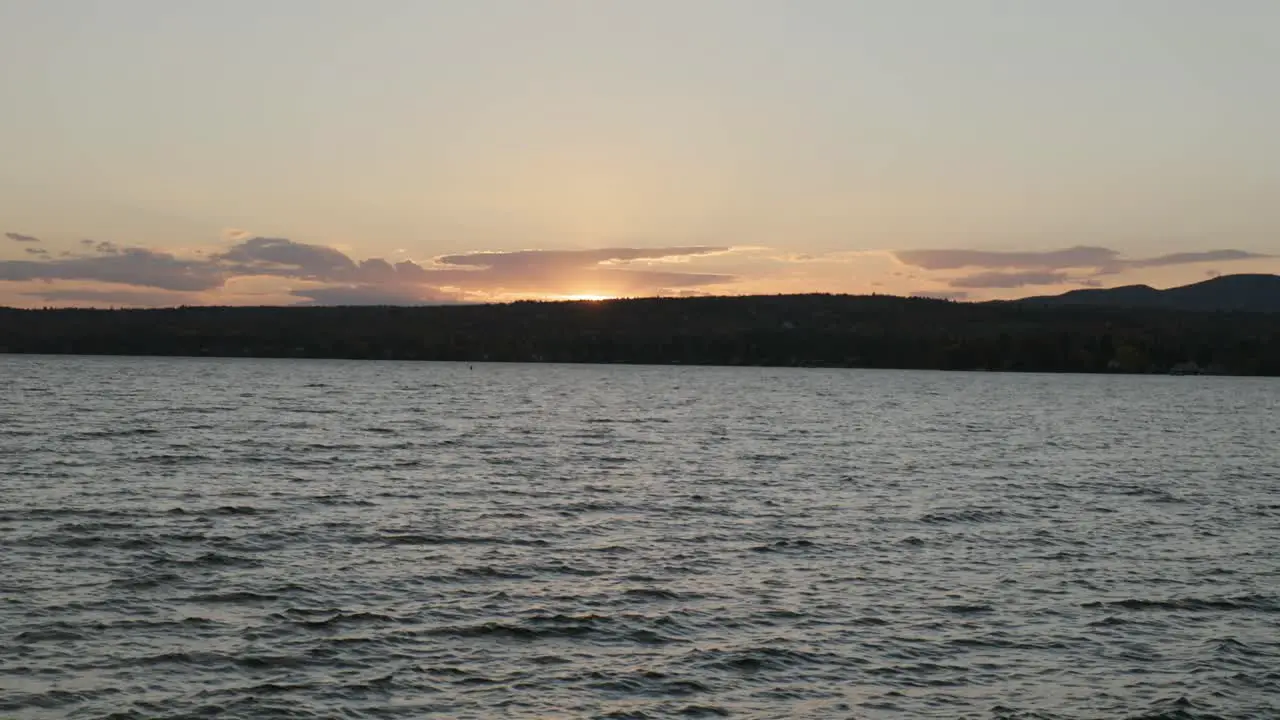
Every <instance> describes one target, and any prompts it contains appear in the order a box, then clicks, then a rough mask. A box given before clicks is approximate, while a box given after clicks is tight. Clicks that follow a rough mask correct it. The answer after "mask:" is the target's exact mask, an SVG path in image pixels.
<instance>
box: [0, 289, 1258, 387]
mask: <svg viewBox="0 0 1280 720" xmlns="http://www.w3.org/2000/svg"><path fill="white" fill-rule="evenodd" d="M0 350H2V351H7V352H10V353H75V354H105V355H194V356H200V355H215V356H252V357H306V358H369V359H396V360H463V361H477V362H478V361H499V362H585V363H654V364H670V363H680V364H689V365H772V366H818V367H865V368H921V369H944V370H1010V371H1049V372H1137V373H1147V372H1154V373H1163V372H1170V371H1187V372H1198V371H1207V372H1215V373H1227V374H1242V375H1280V314H1267V313H1208V312H1200V313H1198V312H1186V311H1174V310H1160V309H1150V308H1148V309H1123V308H1101V307H1043V306H1036V305H1029V304H1026V303H955V302H947V301H941V300H929V299H917V298H900V297H891V296H848V295H781V296H755V297H699V298H680V299H675V298H664V299H658V298H653V299H638V300H613V301H605V302H557V303H549V302H517V303H513V304H508V305H455V306H438V307H252V308H225V307H188V308H177V309H166V310H55V309H50V310H15V309H0Z"/></svg>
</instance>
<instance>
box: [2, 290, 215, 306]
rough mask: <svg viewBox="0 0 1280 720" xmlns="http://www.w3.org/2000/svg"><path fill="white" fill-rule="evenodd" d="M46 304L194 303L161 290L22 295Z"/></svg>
mask: <svg viewBox="0 0 1280 720" xmlns="http://www.w3.org/2000/svg"><path fill="white" fill-rule="evenodd" d="M22 295H24V296H26V297H34V298H39V299H41V300H45V301H48V302H55V303H70V304H83V305H86V306H98V307H100V306H102V305H110V306H115V307H177V306H179V305H184V304H190V303H193V302H195V299H194V298H193V297H192V296H191V295H187V294H183V293H174V292H167V291H163V290H128V289H111V290H101V289H92V288H49V289H36V290H31V291H28V292H24V293H22Z"/></svg>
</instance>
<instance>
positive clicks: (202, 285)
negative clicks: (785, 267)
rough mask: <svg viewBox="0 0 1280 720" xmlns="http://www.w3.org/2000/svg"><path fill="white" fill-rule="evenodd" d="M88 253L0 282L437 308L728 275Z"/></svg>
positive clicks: (259, 240) (311, 257) (100, 249)
mask: <svg viewBox="0 0 1280 720" xmlns="http://www.w3.org/2000/svg"><path fill="white" fill-rule="evenodd" d="M80 244H81V245H82V246H83V247H84V248H85V249H86V250H88V251H89V252H90V253H92V254H88V255H85V254H72V255H70V256H67V257H63V258H59V259H57V260H44V261H40V262H37V261H34V260H29V261H5V262H0V280H9V281H29V280H46V281H52V280H89V281H98V282H109V283H117V284H121V285H129V286H134V287H145V288H155V289H161V290H172V291H205V290H214V289H217V288H220V287H222V286H223V285H224V284H225V283H226V281H227V280H229V279H231V278H236V277H252V276H268V277H279V278H288V279H292V280H302V281H307V282H314V283H324V284H325V287H315V288H307V289H300V290H295V296H296V297H300V298H305V299H306V300H307V301H309V302H312V303H370V302H372V303H378V304H388V303H392V302H394V303H397V304H402V303H419V302H443V301H446V300H449V299H456V298H457V297H460V296H461V295H462V294H464V293H480V294H489V295H501V294H504V293H508V294H509V293H531V294H574V293H593V294H602V295H640V294H653V293H655V292H658V291H659V290H667V291H670V292H678V291H680V290H682V289H689V288H697V287H702V286H706V285H715V284H722V283H727V282H732V281H733V280H734V279H735V277H734V276H732V275H725V274H716V273H699V272H686V271H676V270H672V269H670V266H668V267H666V268H654V267H651V266H650V263H654V262H659V263H669V262H672V261H674V260H687V259H689V258H694V257H699V256H705V255H712V254H717V253H725V252H728V251H729V248H727V247H719V246H704V245H698V246H687V247H663V248H617V247H615V248H602V249H597V250H522V251H518V252H485V253H471V254H458V255H446V256H443V257H440V258H437V259H436V260H435V261H434V262H433V263H432V264H430V265H429V266H425V267H424V266H423V265H419V264H417V263H415V262H412V261H410V260H403V261H400V262H397V263H394V264H392V263H391V262H389V261H387V260H385V259H382V258H368V259H365V260H362V261H356V260H353V259H352V258H350V257H349V256H347V255H346V254H345V253H343V252H341V251H339V250H336V249H334V248H330V247H326V246H323V245H313V244H309V243H301V242H296V241H293V240H289V239H287V238H268V237H248V238H244V239H242V240H240V241H239V242H236V243H234V244H233V245H231V246H230V247H228V248H227V249H226V250H224V251H222V252H220V253H215V254H212V255H209V256H206V257H200V258H189V259H183V258H178V257H176V256H174V255H171V254H169V253H164V252H159V251H154V250H146V249H141V248H128V247H122V246H120V245H117V244H115V243H113V242H110V241H105V240H104V241H95V240H82V241H81V243H80Z"/></svg>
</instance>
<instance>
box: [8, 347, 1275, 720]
mask: <svg viewBox="0 0 1280 720" xmlns="http://www.w3.org/2000/svg"><path fill="white" fill-rule="evenodd" d="M1278 409H1280V383H1278V382H1275V381H1267V380H1251V379H1231V378H1169V377H1088V376H1043V375H1042V376H1030V375H1021V376H1020V375H999V374H945V373H907V372H860V371H819V370H770V369H713V368H636V367H592V366H578V367H572V366H528V365H524V366H520V365H511V366H493V365H477V366H476V367H475V369H474V370H469V369H468V367H467V366H466V365H450V364H429V363H424V364H412V363H347V362H287V361H253V360H181V359H174V360H162V359H109V358H79V359H77V358H37V357H30V358H24V357H17V356H0V453H2V454H0V549H2V552H0V717H5V718H10V717H12V718H97V717H117V718H134V717H136V718H144V717H145V718H170V717H217V718H270V717H298V718H336V717H346V718H358V717H371V718H373V717H442V718H444V717H447V718H669V717H738V718H1010V719H1012V718H1022V719H1030V718H1071V719H1077V718H1138V717H1140V718H1169V719H1179V718H1181V719H1191V718H1211V717H1222V718H1275V717H1280V492H1277V488H1278V485H1280V432H1278V430H1277V429H1278V427H1280V421H1278V420H1280V417H1278V415H1277V410H1278Z"/></svg>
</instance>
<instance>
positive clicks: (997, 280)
mask: <svg viewBox="0 0 1280 720" xmlns="http://www.w3.org/2000/svg"><path fill="white" fill-rule="evenodd" d="M1069 280H1070V277H1069V276H1068V275H1067V274H1066V273H1064V272H1053V271H1045V270H1030V271H1026V272H1000V271H995V270H992V271H987V272H980V273H974V274H972V275H964V276H961V277H958V278H952V279H951V280H948V281H947V284H948V285H950V286H951V287H953V288H971V289H977V288H987V289H991V288H1019V287H1024V286H1027V285H1058V284H1060V283H1065V282H1068V281H1069Z"/></svg>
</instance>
